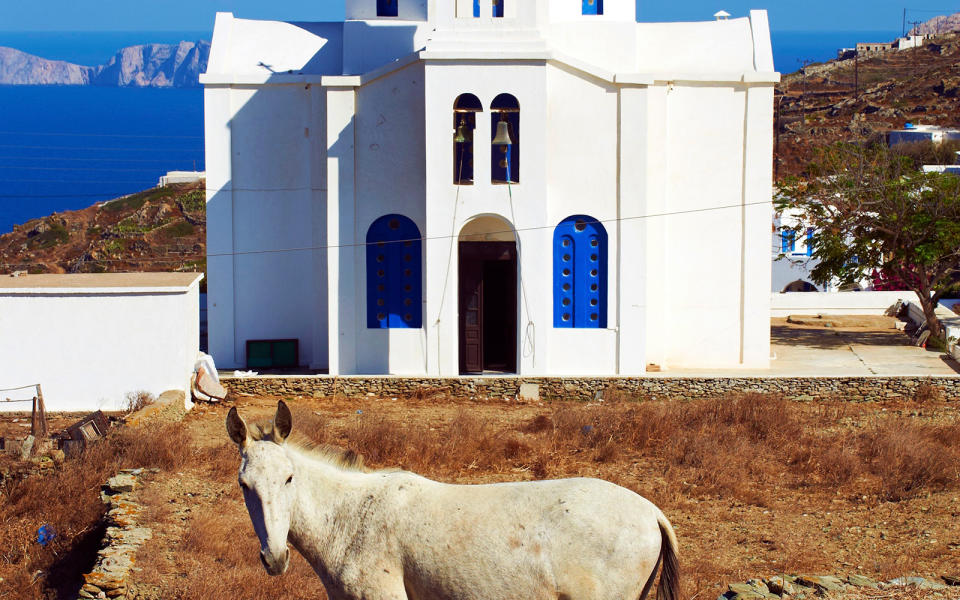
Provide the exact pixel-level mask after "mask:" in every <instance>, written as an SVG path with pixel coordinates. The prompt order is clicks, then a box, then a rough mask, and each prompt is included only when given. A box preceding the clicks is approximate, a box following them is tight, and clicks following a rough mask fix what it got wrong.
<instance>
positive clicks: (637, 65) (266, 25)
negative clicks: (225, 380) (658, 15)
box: [201, 0, 779, 376]
mask: <svg viewBox="0 0 960 600" xmlns="http://www.w3.org/2000/svg"><path fill="white" fill-rule="evenodd" d="M345 15H346V19H345V21H344V22H337V23H319V22H316V23H314V22H304V23H288V22H279V21H258V20H245V19H240V18H236V17H234V16H233V15H232V14H229V13H220V14H218V15H217V21H216V27H215V30H214V36H213V47H212V51H211V55H210V61H209V66H208V69H207V73H206V74H204V75H203V76H202V77H201V82H202V83H203V84H204V86H205V106H206V159H207V161H206V162H207V186H208V188H209V191H208V193H207V220H208V232H207V252H208V290H209V296H208V310H209V313H208V314H209V347H210V353H211V354H212V355H213V356H214V358H215V360H216V362H217V365H218V366H219V367H225V368H247V367H249V368H251V369H255V370H261V369H269V368H275V369H284V368H285V369H290V368H294V367H299V368H301V369H312V370H317V371H321V372H329V373H330V374H331V375H350V374H393V375H422V376H458V375H473V374H484V373H507V374H519V375H528V376H576V375H584V376H587V375H608V376H634V375H643V374H644V373H645V372H647V371H648V370H664V371H669V370H670V369H677V368H704V369H715V368H738V367H744V368H758V367H759V368H763V367H767V366H768V365H769V357H770V335H769V333H770V285H771V267H770V260H771V258H770V257H771V252H770V227H771V225H770V224H771V217H772V210H771V187H772V166H771V165H772V151H773V148H772V140H773V132H772V123H773V114H772V112H773V89H774V84H775V83H776V82H777V81H778V80H779V75H778V74H777V73H776V72H775V71H774V66H773V57H772V52H771V46H770V34H769V25H768V22H767V15H766V12H765V11H751V13H750V14H749V15H748V16H746V17H742V18H729V19H728V18H726V14H725V13H718V16H717V18H716V19H714V20H705V21H703V22H693V23H638V22H637V19H636V16H637V15H636V4H635V0H345ZM706 16H707V17H708V19H709V15H706ZM652 365H656V368H654V367H653V366H652Z"/></svg>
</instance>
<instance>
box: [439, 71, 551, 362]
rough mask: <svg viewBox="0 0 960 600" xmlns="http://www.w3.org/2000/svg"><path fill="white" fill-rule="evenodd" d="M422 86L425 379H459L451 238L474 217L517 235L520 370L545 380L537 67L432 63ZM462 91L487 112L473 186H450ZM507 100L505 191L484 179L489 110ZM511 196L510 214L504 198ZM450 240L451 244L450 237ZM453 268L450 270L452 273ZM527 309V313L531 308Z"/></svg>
mask: <svg viewBox="0 0 960 600" xmlns="http://www.w3.org/2000/svg"><path fill="white" fill-rule="evenodd" d="M425 83H426V91H425V97H426V123H427V130H426V149H425V151H426V156H427V163H426V166H427V169H426V175H427V217H426V219H427V227H426V235H427V237H428V238H431V239H430V240H429V241H428V242H427V244H426V257H427V261H426V265H425V268H426V272H427V273H428V274H429V276H428V278H427V287H426V290H425V291H426V296H425V297H426V301H427V311H426V314H425V324H426V327H427V330H426V336H427V345H428V373H429V374H431V375H433V374H441V375H457V374H458V373H459V364H458V356H459V346H458V320H457V311H458V308H457V286H458V281H457V256H456V248H457V246H456V244H457V239H456V237H457V236H458V235H459V232H460V230H461V229H462V228H463V226H464V225H465V224H466V223H468V222H469V221H470V220H472V219H473V218H475V217H477V216H480V215H496V216H499V217H501V218H502V219H503V220H504V221H506V222H507V223H510V224H512V226H513V227H514V228H515V229H516V230H517V231H518V234H517V236H518V240H519V246H520V252H521V264H520V265H519V272H520V277H522V278H523V282H522V289H525V290H526V299H525V300H524V297H523V294H522V291H521V289H520V287H521V286H520V284H519V283H518V294H517V298H518V304H519V307H518V314H519V318H518V330H519V331H518V340H517V344H518V370H519V372H521V373H524V374H537V373H546V372H547V365H548V358H547V354H548V352H549V348H548V343H547V332H548V331H549V328H550V327H551V321H550V320H548V319H547V318H546V317H547V315H550V307H551V301H552V296H551V289H552V288H551V285H552V283H551V278H550V274H551V269H552V263H551V258H552V254H551V253H550V252H549V251H548V250H547V249H549V248H550V240H551V239H552V238H551V237H550V236H551V235H552V232H551V231H550V230H549V229H536V228H539V227H542V226H543V225H544V224H545V223H547V222H548V219H547V213H546V202H545V200H544V199H545V198H546V195H547V192H546V158H545V156H546V149H545V147H544V140H546V139H547V135H546V118H545V114H546V110H547V108H546V87H547V86H546V75H545V69H544V68H543V63H542V62H537V61H531V62H527V63H518V64H514V65H512V67H511V68H510V69H503V68H502V67H501V66H500V65H498V64H496V63H489V64H485V63H471V62H469V61H457V62H454V61H449V62H447V61H444V62H436V63H428V64H427V66H426V74H425ZM463 93H472V94H475V95H476V96H477V97H478V98H479V99H480V101H481V103H482V104H483V107H484V112H483V113H481V114H480V115H478V118H477V129H476V131H475V132H474V139H475V140H476V141H475V151H474V173H475V183H474V185H464V186H459V196H458V186H456V185H454V184H453V173H452V168H453V161H452V152H453V142H452V137H453V103H454V100H455V99H456V98H457V96H459V95H460V94H463ZM501 93H509V94H512V95H513V96H515V97H516V98H517V100H518V101H519V104H520V115H521V116H520V119H521V120H520V139H521V142H520V183H519V184H516V185H512V186H510V187H509V188H508V187H507V186H506V185H502V184H494V183H491V181H490V155H491V151H490V148H491V146H490V144H489V140H492V139H493V136H492V130H491V116H490V115H491V113H490V105H491V102H492V101H493V99H494V98H495V97H496V96H497V95H499V94H501ZM511 192H512V195H513V203H512V205H513V207H512V209H511V202H510V193H511ZM451 235H452V236H453V237H451ZM448 265H449V271H448ZM527 307H529V308H527Z"/></svg>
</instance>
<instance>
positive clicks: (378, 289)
mask: <svg viewBox="0 0 960 600" xmlns="http://www.w3.org/2000/svg"><path fill="white" fill-rule="evenodd" d="M385 289H387V286H385V285H383V284H382V283H381V284H378V285H377V291H378V292H382V291H384V290H385Z"/></svg>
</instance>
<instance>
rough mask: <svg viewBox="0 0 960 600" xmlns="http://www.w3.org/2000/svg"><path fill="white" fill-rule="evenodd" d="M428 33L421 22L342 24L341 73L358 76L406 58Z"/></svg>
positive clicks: (427, 29) (419, 47)
mask: <svg viewBox="0 0 960 600" xmlns="http://www.w3.org/2000/svg"><path fill="white" fill-rule="evenodd" d="M403 6H404V4H403V3H401V4H400V7H401V8H403ZM430 32H431V29H430V28H429V27H427V25H426V24H425V23H417V22H412V21H395V20H389V21H388V20H380V21H347V22H346V23H344V25H343V73H344V74H353V75H362V74H365V73H368V72H370V71H373V70H374V69H377V68H379V67H382V66H383V65H386V64H389V63H390V62H391V61H394V60H396V59H398V58H402V57H404V56H407V55H409V54H411V53H413V52H415V51H417V50H419V49H421V48H423V47H424V46H425V45H426V38H427V36H428V35H429V34H430Z"/></svg>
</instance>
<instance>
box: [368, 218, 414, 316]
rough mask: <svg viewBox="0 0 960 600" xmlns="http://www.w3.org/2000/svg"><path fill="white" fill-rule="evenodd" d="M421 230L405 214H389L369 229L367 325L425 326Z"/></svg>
mask: <svg viewBox="0 0 960 600" xmlns="http://www.w3.org/2000/svg"><path fill="white" fill-rule="evenodd" d="M420 248H421V241H420V230H419V229H418V228H417V225H416V223H414V222H413V221H411V220H410V219H408V218H407V217H404V216H403V215H385V216H383V217H380V218H379V219H377V220H376V221H374V222H373V224H372V225H370V229H368V230H367V327H369V328H371V329H392V328H413V329H417V328H420V327H422V326H423V304H422V297H423V291H422V290H423V286H422V277H421V273H422V263H423V258H422V256H421V253H420Z"/></svg>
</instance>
